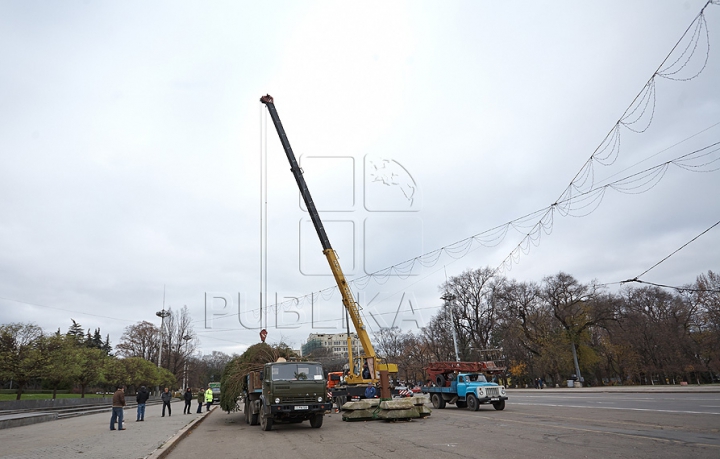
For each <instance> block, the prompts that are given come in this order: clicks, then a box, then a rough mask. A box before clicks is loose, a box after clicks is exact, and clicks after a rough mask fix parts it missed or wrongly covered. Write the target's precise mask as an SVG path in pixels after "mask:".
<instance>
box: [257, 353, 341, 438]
mask: <svg viewBox="0 0 720 459" xmlns="http://www.w3.org/2000/svg"><path fill="white" fill-rule="evenodd" d="M243 385H244V386H245V387H244V388H243V404H244V406H243V411H244V412H245V422H247V423H248V424H250V425H258V424H260V426H261V428H262V430H265V431H269V430H272V427H273V425H274V424H283V423H285V424H296V423H301V422H303V421H310V427H313V428H316V429H317V428H319V427H321V426H322V424H323V417H324V416H325V412H327V411H330V410H331V409H332V402H331V401H330V399H329V398H328V396H327V389H326V381H325V376H324V373H323V368H322V365H321V364H320V363H317V362H272V363H266V364H265V366H264V367H263V370H262V371H261V372H257V371H251V372H250V373H249V374H248V375H247V376H246V380H245V382H244V384H243Z"/></svg>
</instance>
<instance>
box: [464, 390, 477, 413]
mask: <svg viewBox="0 0 720 459" xmlns="http://www.w3.org/2000/svg"><path fill="white" fill-rule="evenodd" d="M466 400H467V407H468V410H470V411H477V410H478V408H480V402H478V399H477V397H475V396H474V395H473V394H469V395H468V396H467V398H466Z"/></svg>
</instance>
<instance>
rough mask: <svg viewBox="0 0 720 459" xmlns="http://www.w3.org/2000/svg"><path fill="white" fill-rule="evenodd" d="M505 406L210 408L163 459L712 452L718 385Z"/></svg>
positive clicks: (551, 397) (718, 444)
mask: <svg viewBox="0 0 720 459" xmlns="http://www.w3.org/2000/svg"><path fill="white" fill-rule="evenodd" d="M509 396H510V400H509V401H508V403H507V406H506V408H505V410H504V411H495V410H494V409H493V408H492V406H490V405H487V406H486V405H483V406H481V408H480V410H479V411H477V412H471V411H468V410H466V409H457V408H455V407H453V406H448V408H446V409H443V410H433V413H432V415H431V416H430V417H428V418H426V419H422V420H413V421H405V422H395V423H388V422H384V421H367V422H353V423H350V422H343V421H342V420H341V416H340V415H339V414H332V415H327V416H326V417H325V423H324V424H323V426H322V427H321V428H320V429H312V428H310V426H309V424H308V423H307V422H305V423H303V424H294V425H279V426H274V428H273V431H271V432H263V431H262V430H260V428H259V426H249V425H247V424H245V421H244V417H243V414H242V413H233V414H226V413H224V412H221V411H220V410H216V411H215V412H213V413H211V414H210V416H209V417H208V418H207V419H205V421H204V422H203V423H202V424H200V425H199V426H198V427H197V428H196V429H195V430H194V431H192V433H191V434H190V435H188V436H187V437H186V438H185V439H184V440H182V441H181V442H180V443H179V444H178V445H177V447H176V448H175V449H174V450H173V451H172V452H171V453H170V455H169V456H168V457H169V458H170V459H183V458H188V459H190V458H193V459H195V458H197V457H223V458H246V457H248V455H249V454H251V453H253V454H255V453H256V454H270V455H271V456H272V457H292V458H293V459H303V458H308V459H309V458H312V459H331V458H332V459H336V458H337V457H339V456H346V457H358V458H359V457H363V458H365V457H367V458H388V459H406V458H407V459H437V458H445V457H447V458H450V457H453V458H458V457H460V458H493V459H498V458H503V459H512V458H522V459H529V458H583V457H592V458H597V457H602V458H603V459H606V458H648V459H649V458H652V459H658V458H683V459H687V458H693V459H695V458H712V459H717V458H718V457H720V394H718V393H567V392H564V393H563V392H558V391H555V390H544V391H533V390H528V391H510V393H509Z"/></svg>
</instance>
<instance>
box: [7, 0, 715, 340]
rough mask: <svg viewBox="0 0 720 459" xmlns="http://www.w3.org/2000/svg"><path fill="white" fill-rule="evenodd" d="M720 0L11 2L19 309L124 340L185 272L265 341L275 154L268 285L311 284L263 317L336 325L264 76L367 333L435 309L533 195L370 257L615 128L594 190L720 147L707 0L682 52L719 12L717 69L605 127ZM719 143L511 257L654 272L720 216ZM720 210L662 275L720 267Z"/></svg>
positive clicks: (555, 177)
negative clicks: (396, 270)
mask: <svg viewBox="0 0 720 459" xmlns="http://www.w3.org/2000/svg"><path fill="white" fill-rule="evenodd" d="M704 4H705V2H704V1H703V0H697V1H696V0H692V1H686V2H678V1H670V0H667V1H656V0H647V1H633V2H627V1H619V0H618V1H605V2H580V3H578V2H569V1H568V2H543V4H539V3H537V2H489V1H475V2H470V1H463V2H461V1H448V2H419V1H412V2H377V3H374V2H361V3H357V2H352V3H348V2H329V1H328V2H325V1H303V2H300V1H298V2H290V1H287V2H280V1H268V2H255V1H252V2H251V1H244V2H230V1H228V2H139V1H137V2H132V1H130V2H108V1H105V2H96V1H82V2H72V1H69V2H47V1H45V2H33V1H7V0H5V1H2V2H0V60H1V62H2V69H1V70H0V161H1V163H0V164H2V167H0V212H1V215H2V218H1V219H0V322H2V323H8V322H17V321H20V322H35V323H37V324H38V325H40V326H42V327H43V328H44V329H46V330H47V331H54V330H56V329H57V328H58V327H60V328H61V329H62V330H63V331H65V330H67V328H68V326H69V325H70V323H71V322H70V319H71V318H73V319H75V320H77V321H78V322H79V323H80V324H82V325H83V326H84V327H85V328H91V329H94V328H96V327H100V328H101V330H102V332H103V334H107V333H109V334H110V338H111V342H112V344H117V343H118V341H119V339H120V336H121V334H122V331H123V329H124V328H125V327H126V326H128V325H130V324H133V323H136V322H139V321H142V320H148V321H152V322H155V323H159V319H158V318H157V317H156V316H155V312H156V311H158V310H160V309H161V308H162V305H163V287H165V291H166V293H165V305H166V306H170V307H172V308H173V309H177V308H181V307H182V306H183V305H187V307H188V309H189V311H190V313H191V315H192V318H193V320H194V321H195V331H196V332H197V335H198V337H199V346H200V348H201V350H202V352H203V353H209V352H211V351H213V350H218V351H223V352H227V353H233V352H238V353H239V352H242V351H243V350H244V349H245V348H246V347H247V346H248V345H251V344H253V343H256V342H258V340H259V338H258V330H259V328H258V325H259V323H258V315H257V313H258V309H259V292H260V289H261V284H260V273H261V270H260V260H261V254H262V251H261V249H260V227H261V226H260V209H261V207H260V197H261V186H260V184H261V181H260V177H261V174H260V165H261V158H262V155H263V152H264V151H266V152H267V176H268V182H267V192H268V193H267V194H268V196H267V201H268V203H267V209H268V213H267V215H268V218H267V222H268V232H267V236H268V239H267V290H268V293H269V294H270V295H271V298H270V303H271V304H272V303H274V302H275V297H276V295H277V298H278V300H279V301H285V300H286V299H287V298H290V297H300V298H301V300H300V302H299V303H297V304H293V303H291V302H286V303H284V304H283V306H282V307H281V308H279V312H278V313H277V314H276V313H275V312H272V311H271V313H270V314H271V316H270V321H269V323H268V330H269V336H268V341H271V342H276V341H278V340H280V339H285V341H286V342H289V343H290V344H292V345H294V346H295V347H299V346H300V344H301V343H302V342H303V341H304V340H305V339H306V338H307V335H308V334H309V333H311V332H313V331H315V332H323V331H324V332H339V331H343V326H342V324H341V322H340V319H341V317H342V310H341V303H340V297H339V294H338V293H337V292H334V294H333V295H332V296H330V293H332V292H331V291H328V290H326V291H325V292H324V295H323V294H320V295H317V296H313V299H312V305H311V301H310V299H308V298H307V297H305V296H306V295H307V294H310V293H311V292H319V291H322V290H324V289H328V288H330V287H332V286H333V285H334V282H333V279H332V277H331V276H329V275H328V274H329V272H328V268H327V267H326V266H325V260H324V257H323V255H322V253H321V249H320V244H319V243H318V242H317V238H316V236H315V234H314V232H313V230H312V227H311V226H310V225H309V223H307V214H306V213H305V212H303V210H302V207H301V206H300V203H299V196H298V193H297V189H296V186H295V182H294V180H293V177H292V175H291V173H290V172H289V166H288V164H287V161H286V159H285V156H284V154H283V150H282V147H281V145H280V142H279V140H278V138H277V135H276V133H275V131H274V129H273V127H272V124H271V123H270V127H269V129H268V130H267V132H266V134H263V130H262V126H263V123H266V122H267V121H268V118H267V117H266V115H265V113H266V110H265V108H264V106H262V105H261V104H260V103H259V101H258V99H259V97H260V96H261V95H263V94H266V93H270V94H271V95H272V96H273V97H274V98H275V104H276V107H277V109H278V113H279V114H280V117H281V119H282V121H283V123H284V126H285V128H286V131H287V134H288V137H289V139H290V142H291V144H292V146H293V149H294V150H295V153H296V155H297V156H298V157H299V158H300V160H301V163H302V166H303V169H304V171H305V175H306V179H307V181H308V184H309V187H310V190H311V192H312V193H313V196H314V198H315V201H316V203H317V205H318V207H319V208H320V209H321V210H322V211H323V219H324V220H325V221H326V225H327V229H328V233H329V236H330V240H331V242H332V243H333V246H334V248H335V249H336V250H337V252H338V254H339V257H340V260H341V263H342V264H343V268H344V270H345V272H346V275H347V276H348V278H349V279H359V280H362V285H356V288H355V290H356V291H358V292H359V299H360V303H361V305H362V307H363V308H364V310H363V311H364V313H365V320H366V323H367V324H368V326H369V329H370V330H371V331H373V330H377V329H378V327H379V326H380V325H393V324H394V325H398V326H401V327H402V328H403V329H404V330H412V329H415V328H416V327H418V326H422V325H424V323H425V322H426V321H427V320H429V319H430V317H432V315H433V314H434V313H435V312H437V308H438V307H439V306H440V303H441V301H440V300H439V298H438V297H439V296H440V292H439V286H440V284H441V283H442V282H443V281H444V279H445V273H447V275H448V276H454V275H458V274H460V273H462V272H463V271H464V270H466V269H471V268H480V267H485V266H489V267H491V268H496V267H498V266H500V265H501V264H502V263H503V260H505V259H506V257H508V256H509V255H510V254H511V251H513V249H514V248H515V247H516V246H518V244H520V243H521V241H522V240H523V236H524V235H525V234H527V233H528V231H529V230H530V227H532V225H534V224H535V223H537V221H538V220H539V215H535V216H534V217H533V218H531V219H529V220H527V221H525V222H524V226H523V225H522V224H520V223H518V224H517V225H515V228H517V229H514V228H510V229H509V230H508V231H507V233H506V235H505V237H504V239H502V240H501V241H496V242H498V243H497V244H496V245H495V246H493V247H485V246H482V245H480V244H478V243H474V244H473V245H472V246H470V247H467V249H468V251H467V254H466V255H465V256H463V257H460V256H459V255H461V254H462V253H464V252H463V251H462V250H461V249H462V248H461V247H460V248H459V247H454V248H453V249H455V250H453V251H455V252H462V253H457V254H456V255H455V258H454V257H452V256H449V255H448V254H447V253H445V252H443V253H442V254H441V255H440V256H439V257H438V258H437V259H435V260H428V259H425V260H423V261H424V264H425V267H423V268H422V269H417V268H416V269H415V270H414V271H413V275H411V276H410V277H399V276H390V277H381V278H378V279H371V280H369V282H365V281H367V280H368V279H367V278H365V279H363V276H365V275H366V274H367V273H370V272H373V271H376V270H379V269H383V268H386V267H389V266H392V265H395V264H397V263H400V262H402V261H405V260H408V259H411V258H413V257H416V256H418V255H421V254H423V253H428V252H432V251H434V250H436V249H439V248H441V247H445V246H449V245H451V244H452V243H454V242H456V241H460V240H463V239H465V238H468V237H470V236H473V235H475V234H478V233H482V232H484V231H486V230H489V229H491V228H495V227H498V226H500V225H503V224H505V223H507V222H509V221H511V220H514V219H517V218H519V217H522V216H524V215H527V214H530V213H532V212H535V211H537V210H539V209H543V208H546V207H547V206H549V205H551V204H553V203H554V202H556V201H557V200H558V198H559V197H560V196H561V194H562V193H563V191H564V190H565V189H566V187H567V186H568V184H569V183H570V182H571V181H572V180H573V178H574V177H575V176H576V174H577V173H578V172H579V171H580V170H581V168H582V167H583V164H585V162H586V161H587V160H588V158H589V157H590V156H591V154H592V153H593V151H594V150H595V149H596V147H598V146H599V145H600V144H601V142H602V141H603V139H604V138H605V136H606V135H607V134H608V132H617V133H619V135H620V151H619V154H618V155H617V158H616V159H614V161H613V160H612V159H613V158H614V156H615V155H611V158H610V159H608V160H607V161H605V162H606V163H612V164H610V165H608V166H602V165H601V164H599V163H595V166H594V168H593V170H592V172H593V173H592V178H593V179H594V181H593V182H592V183H593V184H594V186H599V185H600V186H601V185H605V184H608V183H610V182H612V181H615V180H620V179H622V178H624V177H626V176H629V175H631V174H634V173H638V172H640V171H642V170H645V169H648V168H651V167H653V166H656V165H658V164H662V163H663V162H667V161H670V160H673V159H674V158H677V157H680V156H682V155H685V154H688V153H690V152H692V151H694V150H697V149H700V148H703V147H706V146H708V145H711V144H713V143H715V142H718V141H719V140H720V124H718V123H720V91H718V86H717V82H718V81H720V5H712V4H711V5H709V6H708V7H707V8H706V10H705V20H706V22H702V23H701V24H702V28H701V29H699V30H698V32H699V34H698V37H699V40H698V43H697V45H695V44H693V42H692V41H691V35H692V30H694V29H692V30H691V32H690V34H689V35H688V37H686V39H685V41H683V42H682V43H681V44H680V45H679V47H678V49H677V51H676V52H675V53H674V54H673V55H672V56H671V57H670V58H669V59H668V61H667V64H666V66H665V68H664V70H663V72H664V74H665V75H666V76H668V77H672V78H675V79H680V80H683V79H686V78H687V77H690V76H692V75H694V74H695V73H696V72H697V70H699V69H700V68H701V67H702V65H703V63H704V61H705V58H706V55H707V49H708V42H707V38H706V37H707V35H706V32H707V33H709V39H710V42H709V50H710V51H709V58H708V60H707V66H706V67H705V69H704V71H703V73H701V74H700V75H699V76H698V77H697V78H694V79H691V80H689V81H675V80H672V79H669V78H662V77H656V78H655V79H654V80H653V81H654V84H653V85H652V88H651V89H653V91H651V92H647V93H645V95H646V96H648V98H646V99H643V98H642V96H641V97H640V99H639V102H641V103H640V104H639V107H640V108H638V109H637V110H635V111H633V109H632V108H631V109H630V110H629V111H628V116H627V117H626V118H625V123H626V125H627V126H628V127H631V128H633V129H635V130H638V128H643V127H645V125H647V124H648V122H649V121H650V120H652V123H651V124H650V126H649V128H648V129H647V130H646V131H645V132H644V133H642V134H637V133H634V132H632V131H631V130H630V129H628V127H626V126H624V125H623V126H620V127H619V128H617V131H612V130H613V127H614V126H615V125H616V123H617V122H618V120H619V119H620V118H621V117H622V116H623V113H624V112H625V111H626V109H627V108H628V107H629V106H630V105H631V102H632V101H633V99H635V97H636V96H637V95H638V94H639V93H640V91H641V90H642V88H643V85H645V84H646V82H648V80H649V79H650V77H651V76H652V75H653V73H654V72H655V71H656V69H657V68H658V66H659V65H660V63H661V62H662V61H663V60H664V59H665V57H666V56H667V54H668V53H669V52H670V50H671V49H672V48H673V46H674V45H675V44H676V42H677V41H678V39H679V38H680V37H681V36H682V34H683V33H684V31H685V29H686V28H687V27H688V26H689V25H690V24H691V23H692V21H693V19H694V18H695V17H696V16H697V14H698V12H699V11H700V9H701V8H702V7H703V5H704ZM705 26H706V28H705ZM688 43H690V46H689V47H688ZM685 49H688V52H686V53H685V54H684V55H683V54H682V52H683V50H685ZM692 50H694V51H695V53H694V55H693V56H692V58H691V59H690V60H689V62H687V66H686V67H684V68H683V69H682V70H680V71H678V72H677V73H675V71H676V70H678V69H679V68H680V66H681V64H683V63H684V62H685V58H686V57H688V56H689V55H690V53H691V51H692ZM678 59H679V61H678V64H677V65H675V66H674V67H673V66H672V63H673V62H675V61H676V60H678ZM668 66H669V67H668ZM643 100H646V101H647V100H649V102H650V103H649V104H648V106H647V107H648V108H647V110H645V111H644V112H643V107H645V105H644V102H643ZM641 113H644V114H643V115H642V116H639V115H640V114H641ZM636 118H639V119H638V120H637V122H635V123H632V122H633V121H635V120H636ZM265 136H266V137H265ZM265 138H266V139H267V142H266V143H264V142H263V139H265ZM264 146H266V148H264ZM607 151H608V152H609V151H610V150H607ZM706 151H709V150H706ZM717 158H718V153H717V152H712V153H710V154H709V155H707V156H704V157H702V158H695V157H691V159H690V161H688V162H687V163H684V165H685V166H686V169H682V168H680V167H677V166H675V165H670V166H669V167H668V168H667V170H665V172H664V175H662V179H661V180H659V181H656V182H657V183H656V182H652V183H650V184H649V185H653V184H654V186H643V187H641V188H640V189H638V190H636V191H641V190H647V191H646V192H644V193H639V194H627V193H626V194H623V193H619V192H617V191H615V190H613V189H607V191H606V193H605V194H604V195H603V196H602V200H601V201H600V200H598V201H597V202H596V204H597V203H598V202H599V203H600V204H599V206H598V207H597V209H596V210H595V211H594V212H592V213H590V214H589V215H587V216H584V217H578V215H580V214H581V213H583V212H582V211H581V210H580V209H579V207H580V206H581V204H580V203H576V204H575V205H574V206H575V207H576V208H578V209H576V211H575V212H574V213H573V214H574V215H575V216H566V217H564V216H562V215H561V213H560V212H556V213H554V214H553V219H552V225H551V227H550V226H548V230H549V229H551V230H552V231H551V232H550V234H546V233H543V234H542V237H541V238H540V240H539V243H538V244H537V246H536V245H531V246H530V250H529V253H527V254H521V255H520V256H519V257H517V258H516V261H517V262H516V263H515V264H513V266H512V270H510V271H508V270H505V271H504V274H505V275H506V276H508V277H511V278H514V279H517V280H520V281H540V280H541V279H542V278H543V277H544V276H548V275H553V274H556V273H558V272H560V271H564V272H567V273H569V274H572V275H573V276H575V277H576V278H577V279H579V280H580V281H582V282H590V281H592V280H593V279H597V280H598V281H599V282H603V283H614V282H618V281H621V280H625V279H628V278H632V277H635V276H637V275H639V274H640V273H642V272H643V271H645V270H646V269H648V268H649V267H651V266H652V265H653V264H655V263H656V262H658V261H659V260H661V259H662V258H663V257H665V256H666V255H668V254H669V253H671V252H672V251H674V250H676V249H677V248H678V247H680V246H681V245H683V244H685V243H686V242H687V241H689V240H690V239H692V238H693V237H695V236H696V235H698V234H699V233H701V232H702V231H704V230H705V229H707V228H708V227H710V226H711V225H712V224H714V223H715V222H717V221H718V219H719V218H718V216H719V215H720V200H719V199H718V192H719V191H720V185H719V184H720V181H719V180H718V173H720V172H709V171H711V170H712V169H713V166H715V167H717V162H715V163H710V164H709V165H706V166H703V167H696V166H700V165H702V164H704V163H708V162H711V161H713V160H717ZM687 169H700V170H703V171H706V172H704V173H700V172H692V171H689V170H687ZM589 184H590V182H586V183H585V188H584V189H585V190H587V187H589V186H590V185H589ZM598 197H599V196H598ZM592 208H593V207H590V208H588V209H586V210H591V209H592ZM560 210H562V209H560ZM585 213H587V212H585ZM719 231H720V227H718V228H715V229H714V230H711V231H710V232H708V233H707V234H705V235H704V236H703V237H701V238H699V239H698V240H697V241H695V242H693V243H692V244H691V245H689V246H688V247H687V248H685V249H684V250H682V251H680V252H679V253H677V254H676V255H674V256H673V257H672V258H670V259H669V260H667V261H666V262H664V263H663V264H661V265H660V266H658V267H657V268H655V269H653V270H652V271H650V272H649V273H648V274H646V275H645V276H643V279H644V280H646V281H649V282H657V283H662V284H668V285H683V284H686V283H692V282H693V281H694V280H695V277H696V276H697V275H698V274H701V273H703V272H707V270H715V271H717V270H718V269H719V266H718V260H720V244H718V238H719V237H720V236H719V234H720V233H719ZM378 281H380V282H378ZM361 286H362V287H364V288H362V289H360V288H359V287H361ZM611 288H613V289H616V288H617V285H614V286H611ZM206 298H209V300H207V301H206ZM213 298H216V299H214V300H213ZM223 298H224V299H223ZM238 299H239V300H238ZM226 300H227V306H225V304H226V303H225V301H226ZM223 306H225V307H224V308H223ZM398 310H399V311H400V312H399V313H398ZM238 311H239V312H240V314H238ZM238 316H239V317H240V318H241V319H242V323H241V321H240V320H239V318H238ZM276 317H277V319H276ZM206 319H207V320H206ZM321 327H326V328H321Z"/></svg>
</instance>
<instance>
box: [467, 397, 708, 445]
mask: <svg viewBox="0 0 720 459" xmlns="http://www.w3.org/2000/svg"><path fill="white" fill-rule="evenodd" d="M514 405H517V403H514ZM576 408H587V407H576ZM458 415H459V416H462V417H465V418H468V419H470V418H478V417H481V418H484V419H488V420H492V421H496V417H495V416H482V415H481V416H477V415H474V414H463V413H459V414H458ZM503 421H505V422H514V423H516V424H524V425H532V426H536V427H537V425H538V424H537V422H536V421H520V420H516V419H503ZM547 426H548V427H553V428H556V429H565V430H574V431H577V432H588V433H594V434H606V435H617V436H620V437H630V438H642V439H645V440H656V441H661V442H665V443H676V444H680V445H695V446H707V447H711V448H720V445H713V444H710V443H695V442H691V441H687V440H673V439H670V438H660V437H653V436H650V435H641V434H628V433H621V432H609V431H606V430H600V429H582V428H580V427H572V426H564V425H560V424H556V423H552V424H548V425H547Z"/></svg>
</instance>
